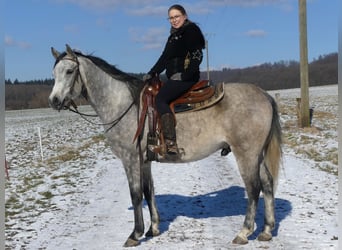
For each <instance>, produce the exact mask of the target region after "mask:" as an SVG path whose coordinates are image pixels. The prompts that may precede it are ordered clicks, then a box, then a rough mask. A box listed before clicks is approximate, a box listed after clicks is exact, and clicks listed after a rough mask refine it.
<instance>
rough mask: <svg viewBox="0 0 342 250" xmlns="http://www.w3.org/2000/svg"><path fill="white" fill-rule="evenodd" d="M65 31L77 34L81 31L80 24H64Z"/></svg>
mask: <svg viewBox="0 0 342 250" xmlns="http://www.w3.org/2000/svg"><path fill="white" fill-rule="evenodd" d="M64 31H65V32H67V33H71V34H74V35H77V34H79V33H80V32H81V30H80V28H79V26H78V25H76V24H69V25H66V26H64Z"/></svg>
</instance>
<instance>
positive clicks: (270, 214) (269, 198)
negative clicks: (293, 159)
mask: <svg viewBox="0 0 342 250" xmlns="http://www.w3.org/2000/svg"><path fill="white" fill-rule="evenodd" d="M260 179H261V189H262V192H263V194H264V202H265V225H264V230H263V232H261V233H260V234H259V236H258V240H260V241H269V240H271V239H272V230H273V229H274V226H275V216H274V190H273V177H272V175H271V174H270V172H269V171H268V169H267V166H266V165H265V164H262V166H261V169H260Z"/></svg>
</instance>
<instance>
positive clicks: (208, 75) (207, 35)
mask: <svg viewBox="0 0 342 250" xmlns="http://www.w3.org/2000/svg"><path fill="white" fill-rule="evenodd" d="M213 35H215V33H206V34H205V36H206V37H207V38H205V39H204V40H205V50H206V56H207V79H208V80H210V69H209V42H208V38H209V37H210V36H213Z"/></svg>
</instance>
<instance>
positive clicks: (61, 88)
mask: <svg viewBox="0 0 342 250" xmlns="http://www.w3.org/2000/svg"><path fill="white" fill-rule="evenodd" d="M51 52H52V55H53V56H54V58H55V59H56V62H55V65H54V68H53V76H54V79H55V84H54V87H53V89H52V92H51V94H50V96H49V104H50V106H51V107H52V108H54V109H56V110H61V109H63V108H67V107H69V106H70V105H72V104H73V103H74V102H73V100H74V99H75V98H77V97H79V96H80V95H81V94H82V91H83V81H82V77H81V73H80V63H79V60H78V57H77V54H76V53H75V52H74V51H73V50H72V49H71V48H70V46H69V45H66V51H65V52H63V53H59V52H58V51H57V50H55V49H54V48H51Z"/></svg>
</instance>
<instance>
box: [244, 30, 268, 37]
mask: <svg viewBox="0 0 342 250" xmlns="http://www.w3.org/2000/svg"><path fill="white" fill-rule="evenodd" d="M244 34H245V35H246V36H249V37H264V36H266V35H267V32H266V31H264V30H259V29H255V30H248V31H247V32H245V33H244Z"/></svg>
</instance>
